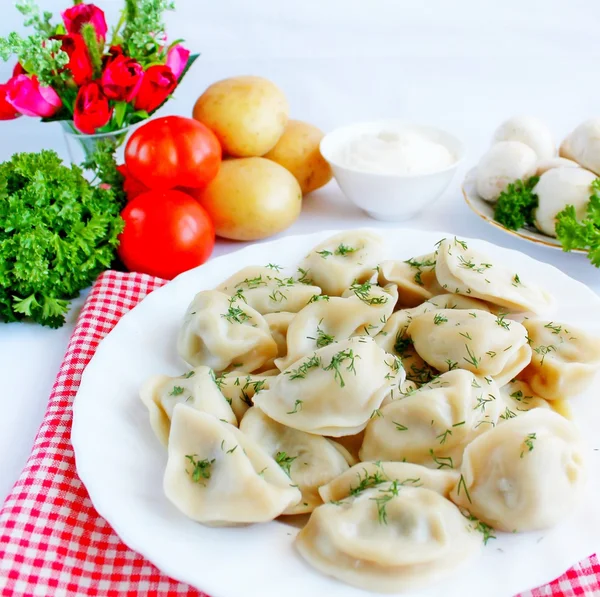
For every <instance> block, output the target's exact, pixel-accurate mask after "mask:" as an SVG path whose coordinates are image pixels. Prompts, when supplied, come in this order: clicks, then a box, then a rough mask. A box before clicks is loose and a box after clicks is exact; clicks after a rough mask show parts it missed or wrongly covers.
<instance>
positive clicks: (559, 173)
mask: <svg viewBox="0 0 600 597" xmlns="http://www.w3.org/2000/svg"><path fill="white" fill-rule="evenodd" d="M594 180H596V175H595V174H593V173H592V172H590V171H589V170H584V169H583V168H553V169H552V170H548V172H546V173H545V174H542V176H541V177H540V180H539V182H538V183H537V184H536V185H535V187H534V189H533V192H534V193H535V194H536V195H537V197H538V207H537V208H536V209H535V210H534V212H533V215H534V218H535V222H534V223H535V227H536V228H537V229H538V230H541V231H542V232H543V233H544V234H547V235H548V236H553V237H555V236H556V230H555V227H556V216H557V214H558V213H559V212H561V211H562V210H563V209H564V208H565V207H566V206H567V205H573V206H574V207H575V215H576V217H577V219H578V220H583V219H584V218H585V216H586V212H587V206H588V203H589V202H590V196H591V194H592V190H591V188H590V185H591V184H592V182H594Z"/></svg>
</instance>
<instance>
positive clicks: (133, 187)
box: [117, 164, 185, 201]
mask: <svg viewBox="0 0 600 597" xmlns="http://www.w3.org/2000/svg"><path fill="white" fill-rule="evenodd" d="M117 170H118V171H119V172H120V173H121V175H122V176H123V190H124V191H125V195H126V196H127V201H132V200H133V199H135V198H136V197H137V196H138V195H141V194H142V193H147V192H148V191H149V190H150V189H149V188H148V187H147V186H146V185H145V184H142V183H141V182H140V181H139V180H138V179H137V178H134V177H133V176H132V174H131V172H129V168H128V167H127V166H126V165H125V164H121V165H120V166H117ZM184 192H185V191H184Z"/></svg>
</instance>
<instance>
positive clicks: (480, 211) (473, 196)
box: [462, 168, 587, 253]
mask: <svg viewBox="0 0 600 597" xmlns="http://www.w3.org/2000/svg"><path fill="white" fill-rule="evenodd" d="M476 179H477V168H472V169H471V170H469V172H468V173H467V175H466V177H465V180H464V182H463V186H462V192H463V196H464V198H465V201H466V203H467V205H468V206H469V207H470V209H471V210H472V211H474V212H475V213H476V214H477V215H478V216H479V217H480V218H481V219H482V220H485V221H486V222H487V223H488V224H491V225H492V226H495V227H496V228H499V229H500V230H502V231H503V232H506V233H507V234H510V235H511V236H516V237H518V238H522V239H524V240H528V241H529V242H532V243H535V244H536V245H543V246H545V247H548V248H550V249H558V250H559V251H562V246H561V244H560V241H559V240H558V239H556V238H552V237H551V236H547V235H545V234H542V233H541V232H539V231H538V230H536V229H535V228H529V227H525V228H519V229H518V230H510V229H509V228H506V227H505V226H503V225H502V224H500V223H499V222H497V221H496V220H495V219H494V206H493V204H492V203H488V202H487V201H485V200H484V199H482V198H481V197H480V196H479V195H478V194H477V185H476ZM571 252H572V253H587V251H586V250H585V249H573V251H571Z"/></svg>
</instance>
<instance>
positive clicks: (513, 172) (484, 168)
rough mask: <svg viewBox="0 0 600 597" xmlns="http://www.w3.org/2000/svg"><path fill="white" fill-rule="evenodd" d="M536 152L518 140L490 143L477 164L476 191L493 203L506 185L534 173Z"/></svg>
mask: <svg viewBox="0 0 600 597" xmlns="http://www.w3.org/2000/svg"><path fill="white" fill-rule="evenodd" d="M536 164H537V154H536V153H535V151H533V149H531V147H529V145H525V143H521V142H519V141H501V142H500V143H496V144H495V145H492V147H491V148H490V149H489V150H488V152H487V153H486V154H485V155H484V156H483V157H482V158H481V160H480V161H479V165H478V166H477V193H478V194H479V196H480V197H481V198H482V199H485V200H486V201H490V202H491V203H494V202H495V201H497V199H498V197H499V196H500V193H502V191H504V190H505V189H506V187H507V186H508V185H509V184H510V183H512V182H515V180H518V179H520V178H529V177H531V176H533V175H534V174H535V169H536Z"/></svg>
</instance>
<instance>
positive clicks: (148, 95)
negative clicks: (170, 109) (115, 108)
mask: <svg viewBox="0 0 600 597" xmlns="http://www.w3.org/2000/svg"><path fill="white" fill-rule="evenodd" d="M175 87H177V79H176V78H175V75H174V74H173V71H172V70H171V69H170V68H169V67H168V66H166V65H160V64H157V65H154V66H151V67H150V68H149V69H148V70H147V71H146V72H145V73H144V78H143V79H142V85H141V86H140V89H139V91H138V94H137V97H136V98H135V104H134V105H135V109H136V110H145V111H146V112H148V113H149V114H150V113H151V112H153V111H154V110H156V109H157V108H158V107H159V106H160V105H161V104H162V103H163V102H164V101H165V100H166V99H167V98H168V97H169V95H171V93H173V91H174V90H175Z"/></svg>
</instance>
